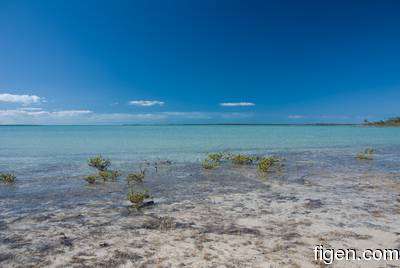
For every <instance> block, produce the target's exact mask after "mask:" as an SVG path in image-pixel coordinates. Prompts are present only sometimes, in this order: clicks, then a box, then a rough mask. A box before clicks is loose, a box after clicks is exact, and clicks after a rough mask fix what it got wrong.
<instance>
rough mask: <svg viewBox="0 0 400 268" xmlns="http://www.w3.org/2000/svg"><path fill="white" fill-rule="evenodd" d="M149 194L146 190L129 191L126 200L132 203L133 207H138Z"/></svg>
mask: <svg viewBox="0 0 400 268" xmlns="http://www.w3.org/2000/svg"><path fill="white" fill-rule="evenodd" d="M149 197H150V196H149V194H148V193H147V192H135V191H130V192H129V193H128V200H129V202H131V203H132V205H133V206H134V207H135V208H137V209H138V208H140V207H141V206H142V205H143V204H144V200H145V199H146V198H149Z"/></svg>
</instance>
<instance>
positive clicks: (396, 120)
mask: <svg viewBox="0 0 400 268" xmlns="http://www.w3.org/2000/svg"><path fill="white" fill-rule="evenodd" d="M363 125H364V126H372V127H400V117H393V118H389V119H387V120H381V121H375V122H369V121H368V120H364V124H363Z"/></svg>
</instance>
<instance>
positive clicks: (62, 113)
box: [51, 110, 93, 116]
mask: <svg viewBox="0 0 400 268" xmlns="http://www.w3.org/2000/svg"><path fill="white" fill-rule="evenodd" d="M91 113H93V112H92V111H87V110H69V111H58V112H52V113H51V114H52V115H56V116H79V115H85V114H91Z"/></svg>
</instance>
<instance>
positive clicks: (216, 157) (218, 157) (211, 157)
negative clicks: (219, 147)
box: [207, 152, 225, 163]
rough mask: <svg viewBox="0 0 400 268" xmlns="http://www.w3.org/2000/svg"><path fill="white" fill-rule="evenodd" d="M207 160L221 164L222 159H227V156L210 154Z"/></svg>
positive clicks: (220, 153)
mask: <svg viewBox="0 0 400 268" xmlns="http://www.w3.org/2000/svg"><path fill="white" fill-rule="evenodd" d="M207 158H208V159H209V160H210V161H213V162H217V163H219V162H221V160H222V159H224V158H225V154H224V153H223V152H218V153H210V154H208V156H207Z"/></svg>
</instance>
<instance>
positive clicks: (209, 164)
mask: <svg viewBox="0 0 400 268" xmlns="http://www.w3.org/2000/svg"><path fill="white" fill-rule="evenodd" d="M202 166H203V168H204V169H214V168H216V167H218V163H217V162H215V161H212V160H209V159H204V160H203V163H202Z"/></svg>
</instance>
